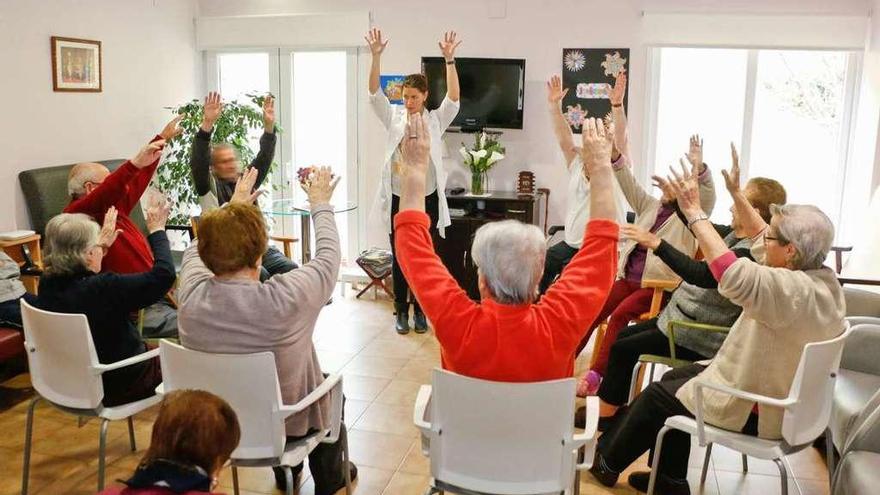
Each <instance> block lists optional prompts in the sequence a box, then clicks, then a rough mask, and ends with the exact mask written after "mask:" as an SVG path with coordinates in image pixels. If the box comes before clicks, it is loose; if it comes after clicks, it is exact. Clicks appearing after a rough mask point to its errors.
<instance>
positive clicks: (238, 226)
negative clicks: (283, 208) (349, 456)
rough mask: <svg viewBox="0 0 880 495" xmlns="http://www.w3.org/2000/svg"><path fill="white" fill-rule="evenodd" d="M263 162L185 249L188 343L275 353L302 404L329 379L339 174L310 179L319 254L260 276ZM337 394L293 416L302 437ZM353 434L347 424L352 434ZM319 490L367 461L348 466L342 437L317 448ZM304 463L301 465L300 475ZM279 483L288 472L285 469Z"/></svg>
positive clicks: (290, 400) (323, 420)
mask: <svg viewBox="0 0 880 495" xmlns="http://www.w3.org/2000/svg"><path fill="white" fill-rule="evenodd" d="M257 174H258V172H257V170H256V169H249V170H248V171H247V172H246V173H245V174H244V175H243V176H242V177H241V178H240V179H239V181H238V183H237V185H236V188H235V192H234V193H233V196H232V198H231V199H230V202H229V204H227V205H226V206H225V207H223V208H217V209H215V210H213V211H210V212H208V213H207V214H205V215H203V216H202V219H201V221H200V225H199V237H198V239H197V240H195V241H194V242H193V244H192V245H191V246H190V247H189V248H187V250H186V251H185V252H184V255H183V266H182V268H181V273H180V286H179V289H178V294H179V297H180V343H181V344H183V345H184V346H186V347H188V348H190V349H195V350H197V351H202V352H211V353H219V354H224V353H228V354H242V353H253V352H263V351H271V352H272V353H273V354H275V365H276V367H277V368H278V379H279V382H280V385H281V395H282V397H283V398H284V403H285V404H294V403H296V402H299V401H300V400H302V399H303V398H304V397H305V396H307V395H308V394H309V393H311V392H312V391H314V390H315V389H316V388H318V386H319V385H320V384H321V382H322V381H323V380H324V376H323V373H322V372H321V365H320V364H319V363H318V355H317V354H316V353H315V347H314V344H313V342H312V334H313V333H314V331H315V322H316V321H317V319H318V314H319V313H320V312H321V309H322V308H323V307H324V304H325V303H326V302H327V299H329V298H330V295H331V294H332V292H333V288H334V286H335V284H336V278H337V275H338V272H339V261H340V249H339V234H338V233H337V231H336V221H335V220H334V218H333V207H332V206H330V197H331V196H332V194H333V190H334V188H335V187H336V184H337V183H338V180H339V179H338V178H337V179H331V173H330V169H329V168H328V167H321V168H319V169H317V170H316V171H315V172H313V175H312V177H311V178H310V179H309V180H308V181H307V182H306V183H305V185H304V186H303V188H304V189H305V190H306V193H307V194H308V198H309V203H310V205H311V212H310V216H311V218H312V222H314V229H315V230H314V231H315V256H314V257H313V258H312V259H311V260H310V261H309V262H308V263H306V264H305V265H303V266H302V267H301V268H299V269H297V270H293V271H289V272H286V273H279V274H276V275H275V276H273V277H272V278H270V279H269V280H267V281H266V282H260V265H261V263H260V261H261V258H262V257H263V253H265V252H266V243H267V242H268V237H267V233H266V224H265V221H264V220H263V215H262V214H261V213H260V211H259V210H258V209H257V207H256V206H254V205H253V202H254V200H255V199H256V196H257V194H258V192H257V193H253V192H252V191H253V187H254V183H255V182H256V180H257ZM328 399H329V398H328V397H324V398H323V399H321V400H319V401H317V402H315V403H314V404H313V405H311V406H310V407H309V408H308V409H307V410H305V411H303V412H301V413H299V414H295V415H293V416H291V417H289V418H288V419H287V426H286V431H287V437H288V439H290V440H296V439H300V438H302V437H304V436H307V435H310V434H312V433H314V432H315V431H319V430H323V429H326V428H329V417H328V415H329V413H330V402H329V400H328ZM343 434H344V433H343ZM309 469H310V470H311V472H312V477H313V479H314V480H315V493H316V494H319V495H329V494H332V493H335V492H336V491H337V490H338V489H340V488H341V487H342V486H344V485H345V471H343V469H349V470H350V472H351V478H352V479H353V478H355V477H356V475H357V470H356V469H355V468H354V465H353V464H350V463H349V465H348V466H344V465H343V461H342V442H341V441H337V442H335V443H332V444H325V443H321V444H319V445H318V447H316V448H315V450H313V451H312V453H311V454H309ZM301 470H302V465H299V466H296V467H295V468H294V471H295V475H296V476H298V475H299V473H300V471H301ZM275 481H276V485H277V486H278V488H279V489H282V490H283V489H284V488H285V485H286V481H285V476H284V471H283V470H281V469H278V468H276V469H275Z"/></svg>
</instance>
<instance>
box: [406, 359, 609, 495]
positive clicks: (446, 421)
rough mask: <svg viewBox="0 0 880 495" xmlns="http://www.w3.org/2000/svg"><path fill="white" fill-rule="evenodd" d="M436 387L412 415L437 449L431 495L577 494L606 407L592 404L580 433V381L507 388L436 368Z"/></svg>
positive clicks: (425, 391) (424, 393) (426, 389)
mask: <svg viewBox="0 0 880 495" xmlns="http://www.w3.org/2000/svg"><path fill="white" fill-rule="evenodd" d="M432 382H433V387H431V386H428V385H423V386H422V388H421V389H420V390H419V395H418V397H417V398H416V405H415V409H414V412H413V420H414V423H415V425H416V426H417V427H418V428H419V429H420V430H421V431H422V434H423V435H425V436H426V437H427V439H426V440H427V442H429V443H430V447H429V454H428V455H429V457H430V460H431V476H432V477H433V479H432V483H431V486H430V487H429V488H428V491H427V492H426V493H428V494H430V493H438V492H439V493H443V492H444V491H447V490H448V491H451V492H453V493H475V492H476V493H480V494H488V493H491V494H505V495H507V494H509V495H515V494H536V493H540V494H545V493H554V494H559V493H562V492H568V493H578V490H579V482H580V471H582V470H585V469H589V468H590V466H591V465H592V461H593V452H594V451H595V447H596V425H597V423H598V420H599V402H598V399H597V398H596V397H590V398H588V400H587V419H588V421H587V423H588V424H587V429H586V430H585V431H584V433H581V434H575V433H574V427H573V424H574V400H575V399H574V397H575V395H574V392H575V380H574V378H567V379H564V380H554V381H547V382H537V383H501V382H490V381H485V380H478V379H476V378H469V377H465V376H461V375H457V374H455V373H450V372H448V371H443V370H440V369H435V370H434V372H433V381H432ZM429 408H430V409H429ZM426 413H429V414H430V419H426V418H428V416H426ZM582 447H583V448H584V450H585V452H584V454H583V459H585V462H582V463H580V464H578V462H577V453H578V450H580V449H581V448H582ZM572 487H574V488H572ZM570 489H573V492H569V490H570Z"/></svg>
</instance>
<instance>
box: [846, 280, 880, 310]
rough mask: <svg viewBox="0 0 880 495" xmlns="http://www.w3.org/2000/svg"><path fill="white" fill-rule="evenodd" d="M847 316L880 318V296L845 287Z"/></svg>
mask: <svg viewBox="0 0 880 495" xmlns="http://www.w3.org/2000/svg"><path fill="white" fill-rule="evenodd" d="M843 299H844V301H845V302H846V316H874V317H878V316H880V294H878V293H876V292H871V291H868V290H862V289H854V288H852V287H847V286H845V285H844V286H843Z"/></svg>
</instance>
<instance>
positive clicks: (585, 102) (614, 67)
mask: <svg viewBox="0 0 880 495" xmlns="http://www.w3.org/2000/svg"><path fill="white" fill-rule="evenodd" d="M628 67H629V48H564V49H563V50H562V87H564V88H568V94H566V95H565V98H563V99H562V114H563V115H565V120H567V121H568V125H569V126H570V127H571V130H572V132H575V133H580V132H581V121H582V120H583V119H584V118H586V117H597V118H604V117H605V116H607V115H608V114H609V113H610V112H611V102H610V101H609V100H608V93H609V92H610V91H611V86H612V85H613V84H614V78H615V77H617V75H618V74H620V73H627V76H629V74H628V72H627V68H628ZM628 104H629V81H627V87H626V97H625V98H624V100H623V108H624V110H626V109H627V105H628Z"/></svg>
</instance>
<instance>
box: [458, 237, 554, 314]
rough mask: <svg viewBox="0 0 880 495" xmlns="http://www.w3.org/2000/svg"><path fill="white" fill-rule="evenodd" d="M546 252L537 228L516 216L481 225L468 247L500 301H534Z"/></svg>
mask: <svg viewBox="0 0 880 495" xmlns="http://www.w3.org/2000/svg"><path fill="white" fill-rule="evenodd" d="M546 253H547V243H546V241H545V240H544V234H543V233H541V229H539V228H538V227H536V226H534V225H527V224H524V223H522V222H519V221H516V220H503V221H500V222H492V223H488V224H486V225H483V226H482V227H480V228H479V229H478V230H477V233H476V235H475V236H474V243H473V246H472V248H471V257H472V258H473V259H474V263H475V264H476V265H477V267H478V268H479V269H480V273H481V274H482V275H483V277H484V278H485V280H486V285H488V286H489V291H490V292H491V294H492V297H493V298H494V299H495V300H496V301H498V302H499V303H501V304H523V303H529V302H532V301H534V299H535V297H536V296H537V295H538V293H537V289H538V281H539V280H540V279H541V275H543V272H544V256H545V255H546Z"/></svg>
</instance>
